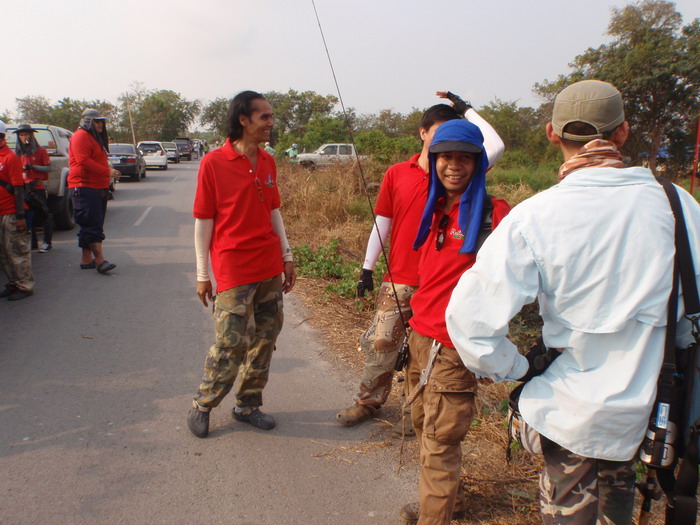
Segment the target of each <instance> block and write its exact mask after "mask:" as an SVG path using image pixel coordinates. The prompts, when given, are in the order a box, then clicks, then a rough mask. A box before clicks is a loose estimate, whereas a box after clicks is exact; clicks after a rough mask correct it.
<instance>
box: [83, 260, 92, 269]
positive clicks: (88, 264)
mask: <svg viewBox="0 0 700 525" xmlns="http://www.w3.org/2000/svg"><path fill="white" fill-rule="evenodd" d="M93 268H95V261H90V262H89V263H87V264H83V263H80V269H81V270H92V269H93Z"/></svg>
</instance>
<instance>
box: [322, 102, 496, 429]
mask: <svg viewBox="0 0 700 525" xmlns="http://www.w3.org/2000/svg"><path fill="white" fill-rule="evenodd" d="M437 94H438V96H441V97H443V98H445V97H447V92H443V91H440V92H438V93H437ZM450 95H451V96H452V101H453V103H454V104H455V105H454V107H451V106H448V105H447V104H437V105H435V106H432V107H431V108H429V109H428V110H426V112H425V113H424V114H423V117H422V118H421V122H420V128H419V134H420V137H421V140H422V141H423V149H422V151H421V152H420V153H419V154H416V155H414V156H413V157H412V158H411V159H410V160H409V161H407V162H402V163H400V164H395V165H394V166H392V167H390V168H389V170H388V171H387V172H386V175H385V176H384V179H383V180H382V186H381V188H380V190H379V197H378V199H377V204H376V206H375V209H374V212H375V213H376V215H377V227H378V228H379V231H377V228H372V231H371V233H370V237H369V241H368V243H367V253H366V255H365V261H364V263H363V265H362V270H361V272H360V278H359V282H358V285H357V295H358V297H363V296H364V295H365V291H366V290H368V291H372V290H374V279H373V274H372V270H373V269H374V265H375V264H376V262H377V259H378V258H379V256H380V255H381V252H382V244H386V243H387V242H388V241H389V239H391V244H390V246H389V269H390V272H391V273H388V272H387V274H386V275H385V276H384V279H383V282H382V284H381V287H380V289H379V293H378V294H377V307H376V311H375V315H374V319H373V321H372V324H371V325H370V326H369V328H368V329H367V331H366V332H365V333H364V334H363V335H362V336H361V337H360V346H361V347H362V350H363V351H364V354H365V367H364V372H363V374H362V378H361V380H360V387H359V392H358V393H357V395H356V396H355V403H354V404H352V405H351V406H349V407H348V408H345V409H343V410H341V411H340V412H338V414H337V416H336V418H337V420H338V422H339V423H340V424H341V425H343V426H353V425H356V424H358V423H360V422H362V421H364V420H366V419H369V418H372V417H375V416H376V415H377V414H378V412H379V409H380V408H381V407H382V406H383V405H384V403H385V402H386V400H387V397H388V396H389V393H390V392H391V386H392V379H393V377H394V364H395V362H396V357H397V354H398V352H399V346H400V344H401V341H402V339H403V334H404V331H403V328H402V326H401V321H402V319H401V316H403V321H404V322H407V321H408V320H409V319H410V318H411V315H412V310H411V306H410V301H411V297H412V296H413V294H414V292H415V291H416V289H417V287H418V260H419V258H418V256H417V254H416V253H415V252H414V251H413V241H414V240H415V237H416V232H417V231H418V225H419V224H420V220H421V216H422V213H423V207H424V206H425V202H426V199H427V196H428V180H429V179H428V173H429V172H430V168H429V164H428V155H429V147H430V142H431V141H432V138H433V135H434V134H435V131H436V130H437V129H438V128H439V127H440V125H441V124H443V123H444V122H447V121H449V120H455V119H459V118H462V115H464V116H465V117H466V119H467V120H469V121H471V122H473V123H474V124H476V125H477V126H478V127H479V128H480V129H481V131H482V133H483V135H484V137H485V138H484V148H485V149H486V153H487V156H488V161H489V166H491V165H493V163H494V162H495V161H496V160H497V159H498V158H499V157H500V156H501V154H502V153H503V149H504V147H503V141H502V140H501V138H500V137H499V136H498V133H496V131H495V130H494V129H493V128H492V127H491V126H490V125H489V123H488V122H486V121H485V120H484V119H483V118H481V117H480V116H479V115H478V114H477V113H476V111H474V109H473V108H472V107H471V106H470V105H469V104H468V103H466V102H464V101H463V100H462V99H461V98H460V97H458V96H457V95H452V94H450ZM392 277H393V279H394V283H393V286H392V283H391V278H392ZM394 290H395V291H396V295H395V294H394ZM396 296H398V303H399V304H401V315H400V314H399V310H398V306H397V297H396ZM400 430H401V431H402V433H405V434H407V435H413V426H412V425H410V424H408V425H403V426H402V428H401V429H400Z"/></svg>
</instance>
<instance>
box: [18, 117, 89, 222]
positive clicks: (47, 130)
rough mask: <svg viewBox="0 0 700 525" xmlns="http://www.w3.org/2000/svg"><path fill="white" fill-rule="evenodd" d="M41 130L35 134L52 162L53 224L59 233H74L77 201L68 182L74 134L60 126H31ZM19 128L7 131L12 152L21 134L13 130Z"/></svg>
mask: <svg viewBox="0 0 700 525" xmlns="http://www.w3.org/2000/svg"><path fill="white" fill-rule="evenodd" d="M31 126H32V128H34V129H35V130H37V132H36V133H35V134H34V136H35V137H36V140H37V142H38V143H39V145H40V146H42V147H44V148H46V151H47V153H48V154H49V159H50V160H51V172H50V173H49V179H48V180H47V181H46V190H47V192H48V194H49V201H48V204H49V209H50V210H51V213H52V214H53V221H54V224H55V225H56V228H58V229H59V230H70V229H72V228H73V227H74V226H75V221H74V220H73V201H72V200H71V198H70V192H69V190H68V185H67V183H66V179H67V177H68V147H69V144H70V138H71V137H72V136H73V133H72V132H71V131H68V130H67V129H65V128H60V127H58V126H49V125H46V124H31ZM15 129H17V128H16V127H9V128H7V135H6V137H5V138H6V140H7V145H8V146H9V147H10V149H12V150H14V149H15V144H16V141H17V134H16V133H13V131H14V130H15Z"/></svg>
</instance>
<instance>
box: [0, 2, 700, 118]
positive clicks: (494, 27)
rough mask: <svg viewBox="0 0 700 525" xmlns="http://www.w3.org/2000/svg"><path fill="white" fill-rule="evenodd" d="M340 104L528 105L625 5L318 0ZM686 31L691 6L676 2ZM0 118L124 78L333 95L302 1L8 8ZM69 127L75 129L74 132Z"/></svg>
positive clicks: (113, 93) (185, 87)
mask: <svg viewBox="0 0 700 525" xmlns="http://www.w3.org/2000/svg"><path fill="white" fill-rule="evenodd" d="M315 2H316V8H317V10H318V14H319V17H320V21H321V25H322V27H323V31H324V33H325V36H326V40H327V44H328V48H329V51H330V53H331V58H332V60H333V65H334V67H335V72H336V75H337V77H338V83H339V85H340V90H341V93H342V96H343V100H344V102H345V105H346V106H348V107H354V108H356V110H357V112H358V113H375V112H377V111H379V110H381V109H393V110H395V111H400V112H402V113H406V112H408V111H410V110H411V108H413V107H417V108H425V107H427V106H429V105H432V104H434V103H436V102H437V99H436V98H435V97H434V95H433V93H434V92H435V91H436V90H442V89H449V90H452V91H454V92H455V93H458V94H460V95H462V97H463V98H465V99H469V100H471V102H472V104H473V105H475V106H477V107H478V106H481V105H483V104H487V103H488V102H490V101H492V100H494V99H495V98H496V97H498V98H500V99H501V100H506V101H513V100H516V101H518V103H519V104H521V105H538V104H539V100H538V99H537V98H536V97H535V96H534V95H533V94H532V86H533V84H534V83H535V82H539V81H542V80H545V79H550V80H551V79H554V78H556V76H557V75H558V74H560V73H567V72H569V69H568V67H567V64H568V63H569V62H570V61H571V60H572V59H573V58H574V57H575V56H576V55H578V54H580V53H582V52H583V51H584V50H585V49H587V48H588V47H597V46H599V45H600V44H602V43H604V42H605V41H606V37H605V32H606V29H607V25H608V22H609V20H610V10H611V8H612V7H618V8H619V7H623V6H624V5H626V4H627V3H628V2H626V1H624V0H622V1H618V0H587V1H584V2H578V1H576V2H574V1H567V0H533V1H529V2H525V1H522V0H500V1H499V0H491V1H473V0H472V1H469V0H445V1H439V0H437V1H421V2H418V1H415V0H350V1H347V0H346V1H339V0H315ZM676 7H677V9H678V11H680V12H681V14H682V15H683V22H684V24H687V23H689V22H690V21H691V20H692V19H693V18H697V17H700V1H698V0H680V1H678V2H676ZM2 19H3V24H2V25H3V40H4V56H3V67H2V69H3V73H2V82H0V112H3V111H4V110H10V111H13V112H14V111H15V99H16V98H19V97H24V96H27V95H42V96H45V97H47V98H49V99H50V100H51V101H52V102H56V101H58V100H59V99H60V98H62V97H71V98H77V99H107V100H109V101H112V102H116V99H117V97H118V95H119V94H120V93H122V92H124V91H126V90H127V89H128V88H129V86H130V84H132V83H133V82H135V81H138V82H142V83H143V84H144V85H145V87H146V88H147V89H171V90H173V91H176V92H178V93H180V94H181V95H182V96H184V97H185V98H188V99H200V100H202V101H203V102H205V103H206V102H207V101H209V100H212V99H214V98H216V97H231V96H233V95H234V94H235V93H237V92H239V91H241V90H243V89H254V90H256V91H283V92H286V91H287V90H288V89H290V88H292V89H296V90H300V91H303V90H312V91H316V92H318V93H320V94H323V95H327V94H334V95H337V93H336V89H335V85H334V83H333V77H332V74H331V70H330V67H329V64H328V59H327V57H326V53H325V50H324V47H323V42H322V40H321V35H320V32H319V28H318V24H317V22H316V18H315V15H314V10H313V4H312V1H311V0H247V1H243V0H199V1H193V0H139V1H135V0H118V1H116V0H60V1H56V0H32V1H31V2H16V1H15V2H11V1H5V2H3V6H2ZM76 124H77V123H76Z"/></svg>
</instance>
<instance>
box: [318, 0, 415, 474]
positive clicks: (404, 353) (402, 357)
mask: <svg viewBox="0 0 700 525" xmlns="http://www.w3.org/2000/svg"><path fill="white" fill-rule="evenodd" d="M311 5H312V6H313V8H314V15H315V16H316V23H317V24H318V30H319V31H320V33H321V40H323V47H324V49H325V50H326V56H327V57H328V64H329V66H330V68H331V73H332V75H333V82H334V83H335V89H336V91H337V92H338V100H339V101H340V107H341V109H342V111H343V118H344V119H345V124H346V126H347V129H348V133H349V135H350V142H351V143H352V145H353V150H354V151H355V161H356V162H357V167H358V169H359V171H360V178H361V180H362V187H363V188H364V190H365V197H367V205H368V206H369V210H370V212H371V213H372V222H373V224H374V228H375V230H376V231H377V238H378V239H379V245H380V247H381V249H382V257H384V261H385V262H386V270H387V274H388V275H389V283H390V284H391V291H392V292H393V294H394V301H395V302H396V310H397V312H398V314H399V319H400V320H401V328H402V330H403V339H402V341H401V345H400V347H399V352H398V355H397V359H396V363H395V364H394V370H396V371H401V370H402V369H403V368H404V367H405V366H406V362H407V360H408V322H407V320H406V317H405V316H404V314H403V310H402V308H401V302H400V301H399V296H398V294H397V293H396V286H395V284H394V276H393V275H392V274H391V265H390V264H389V257H388V255H387V252H386V246H385V244H384V239H382V234H381V232H380V231H379V225H378V224H377V215H376V214H375V213H374V206H373V205H372V198H371V197H370V195H369V188H368V185H367V179H366V178H365V172H364V170H363V169H362V161H361V159H360V156H359V155H358V153H357V147H356V146H355V135H354V133H353V130H352V125H351V124H350V118H349V117H348V113H347V111H346V110H345V102H343V94H342V93H341V92H340V85H339V84H338V77H337V76H336V74H335V68H334V67H333V60H332V59H331V54H330V51H328V44H327V42H326V36H325V35H324V34H323V27H322V26H321V19H320V18H319V16H318V11H317V9H316V2H315V1H314V0H311ZM407 399H408V396H407ZM408 406H409V404H408V403H406V402H404V403H403V405H402V407H401V447H400V448H399V465H398V471H400V470H401V468H402V465H403V446H404V441H405V437H406V424H405V423H406V409H407V407H408Z"/></svg>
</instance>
